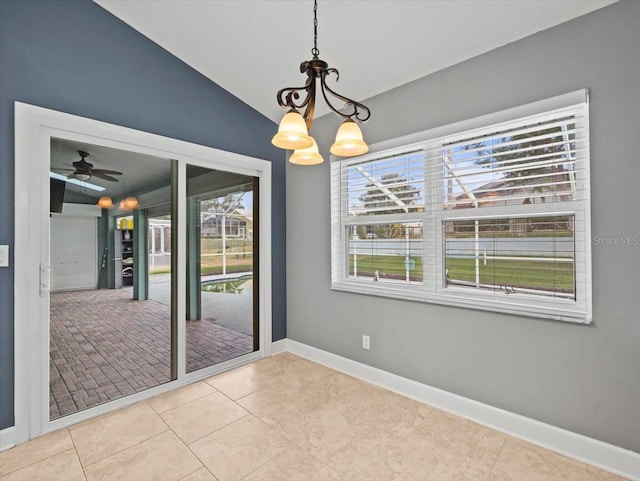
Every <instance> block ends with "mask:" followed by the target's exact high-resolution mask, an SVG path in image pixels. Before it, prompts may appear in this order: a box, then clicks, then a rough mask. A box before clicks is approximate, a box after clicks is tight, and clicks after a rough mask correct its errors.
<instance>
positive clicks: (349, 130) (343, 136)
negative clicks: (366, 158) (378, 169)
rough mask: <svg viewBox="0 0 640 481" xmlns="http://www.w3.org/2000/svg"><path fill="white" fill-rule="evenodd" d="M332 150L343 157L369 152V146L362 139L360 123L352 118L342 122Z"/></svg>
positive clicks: (334, 153)
mask: <svg viewBox="0 0 640 481" xmlns="http://www.w3.org/2000/svg"><path fill="white" fill-rule="evenodd" d="M330 152H331V153H332V154H333V155H339V156H341V157H353V156H354V155H362V154H366V153H367V152H369V146H368V145H367V144H366V143H365V141H364V140H362V131H361V130H360V127H358V124H356V123H355V122H354V121H353V120H351V119H347V120H345V121H344V122H342V125H341V126H340V128H339V129H338V133H337V134H336V141H335V142H334V143H333V145H332V146H331V149H330Z"/></svg>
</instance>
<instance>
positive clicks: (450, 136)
mask: <svg viewBox="0 0 640 481" xmlns="http://www.w3.org/2000/svg"><path fill="white" fill-rule="evenodd" d="M586 98H587V95H586V91H579V92H574V93H572V94H567V95H564V96H560V97H555V98H553V99H548V100H546V101H542V102H537V103H535V104H530V105H527V106H523V107H519V108H517V109H512V110H510V111H505V112H499V113H496V114H492V115H490V116H486V117H483V118H480V119H473V120H470V121H467V122H462V123H459V124H455V125H451V126H446V127H442V128H440V129H437V130H434V131H429V132H423V133H421V134H417V135H413V136H411V137H408V138H404V139H398V140H396V141H393V142H391V144H392V145H391V146H389V144H387V145H382V146H374V147H373V148H372V152H373V153H371V154H369V155H367V156H362V157H358V158H351V159H347V160H344V159H339V160H335V159H334V160H332V164H331V171H332V287H333V288H335V289H340V290H347V291H352V292H360V293H365V294H374V295H385V296H391V297H398V298H404V299H413V300H421V301H426V302H435V303H443V304H448V305H455V306H461V307H471V308H479V309H486V310H492V311H498V312H511V313H518V314H525V315H532V316H537V317H545V318H552V319H561V320H569V321H575V322H590V317H591V300H590V288H591V276H590V269H591V267H590V244H589V239H590V232H589V231H590V222H589V177H588V172H589V148H588V104H587V101H586Z"/></svg>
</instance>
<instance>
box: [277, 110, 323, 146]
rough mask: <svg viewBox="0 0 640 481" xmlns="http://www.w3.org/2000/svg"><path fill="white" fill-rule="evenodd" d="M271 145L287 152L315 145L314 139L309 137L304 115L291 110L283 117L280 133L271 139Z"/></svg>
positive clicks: (279, 128)
mask: <svg viewBox="0 0 640 481" xmlns="http://www.w3.org/2000/svg"><path fill="white" fill-rule="evenodd" d="M271 143H272V144H273V145H275V146H276V147H279V148H281V149H286V150H295V149H306V148H308V147H311V146H312V145H313V139H312V138H311V137H310V136H309V132H308V131H307V124H306V122H305V121H304V118H302V115H300V113H299V112H298V111H297V110H295V109H291V110H289V111H288V112H287V113H286V114H285V115H284V117H282V120H281V121H280V126H279V127H278V133H277V134H276V135H274V137H273V139H271Z"/></svg>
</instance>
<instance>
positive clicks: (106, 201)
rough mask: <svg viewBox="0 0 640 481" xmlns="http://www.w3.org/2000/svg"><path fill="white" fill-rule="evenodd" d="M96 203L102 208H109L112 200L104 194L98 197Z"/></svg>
mask: <svg viewBox="0 0 640 481" xmlns="http://www.w3.org/2000/svg"><path fill="white" fill-rule="evenodd" d="M97 205H98V207H101V208H103V209H111V208H112V207H113V200H112V199H111V197H109V196H108V195H104V196H102V197H100V199H99V200H98V204H97Z"/></svg>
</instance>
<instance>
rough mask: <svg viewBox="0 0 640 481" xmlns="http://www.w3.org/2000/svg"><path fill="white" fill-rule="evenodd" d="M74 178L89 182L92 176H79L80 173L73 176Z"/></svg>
mask: <svg viewBox="0 0 640 481" xmlns="http://www.w3.org/2000/svg"><path fill="white" fill-rule="evenodd" d="M73 177H74V179H78V180H82V181H85V180H89V179H90V178H91V175H90V174H78V173H75V174H73Z"/></svg>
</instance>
